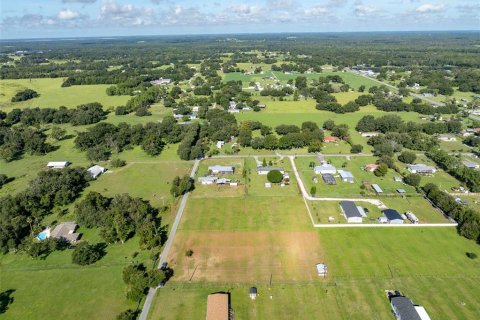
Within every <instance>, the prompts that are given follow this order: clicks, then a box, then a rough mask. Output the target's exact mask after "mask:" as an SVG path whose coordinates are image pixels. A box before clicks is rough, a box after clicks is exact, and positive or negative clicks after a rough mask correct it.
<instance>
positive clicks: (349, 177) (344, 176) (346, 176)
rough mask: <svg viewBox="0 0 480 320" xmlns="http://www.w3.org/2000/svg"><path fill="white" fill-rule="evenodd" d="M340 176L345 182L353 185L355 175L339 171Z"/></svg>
mask: <svg viewBox="0 0 480 320" xmlns="http://www.w3.org/2000/svg"><path fill="white" fill-rule="evenodd" d="M338 174H339V175H340V178H341V179H342V180H343V182H349V183H353V174H352V173H351V172H350V171H345V170H338Z"/></svg>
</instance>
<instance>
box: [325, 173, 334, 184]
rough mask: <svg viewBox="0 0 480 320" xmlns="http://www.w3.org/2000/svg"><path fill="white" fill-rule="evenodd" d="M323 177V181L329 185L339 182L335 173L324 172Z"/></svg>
mask: <svg viewBox="0 0 480 320" xmlns="http://www.w3.org/2000/svg"><path fill="white" fill-rule="evenodd" d="M322 179H323V182H325V184H329V185H335V184H337V180H335V177H334V176H333V174H330V173H324V174H322Z"/></svg>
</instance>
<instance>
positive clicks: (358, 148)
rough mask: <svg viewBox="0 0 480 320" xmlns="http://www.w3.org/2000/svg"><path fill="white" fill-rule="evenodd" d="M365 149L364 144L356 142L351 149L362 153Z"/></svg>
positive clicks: (352, 151) (353, 151)
mask: <svg viewBox="0 0 480 320" xmlns="http://www.w3.org/2000/svg"><path fill="white" fill-rule="evenodd" d="M362 151H363V146H362V145H361V144H354V145H352V148H351V149H350V152H351V153H360V152H362Z"/></svg>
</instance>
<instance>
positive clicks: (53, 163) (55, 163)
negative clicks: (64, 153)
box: [47, 161, 70, 169]
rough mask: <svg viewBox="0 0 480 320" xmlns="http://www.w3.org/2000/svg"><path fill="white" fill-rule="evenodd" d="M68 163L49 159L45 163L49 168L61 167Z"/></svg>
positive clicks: (66, 165) (68, 163)
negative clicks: (49, 160)
mask: <svg viewBox="0 0 480 320" xmlns="http://www.w3.org/2000/svg"><path fill="white" fill-rule="evenodd" d="M69 165H70V162H68V161H51V162H49V163H47V167H49V168H50V169H63V168H66V167H68V166H69Z"/></svg>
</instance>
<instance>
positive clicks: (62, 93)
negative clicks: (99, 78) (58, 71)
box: [0, 78, 130, 111]
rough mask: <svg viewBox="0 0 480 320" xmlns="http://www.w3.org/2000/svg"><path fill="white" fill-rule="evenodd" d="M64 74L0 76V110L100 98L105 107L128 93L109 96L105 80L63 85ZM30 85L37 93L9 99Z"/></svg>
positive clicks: (122, 102) (72, 104)
mask: <svg viewBox="0 0 480 320" xmlns="http://www.w3.org/2000/svg"><path fill="white" fill-rule="evenodd" d="M63 80H64V79H63V78H44V79H32V80H31V81H30V80H29V79H19V80H0V92H1V94H0V110H2V111H10V110H11V109H13V108H24V107H40V108H45V107H53V108H55V107H60V106H66V107H70V108H71V107H75V106H78V105H80V104H83V103H89V102H100V103H101V104H102V105H103V106H104V107H115V106H119V105H125V103H126V102H127V101H128V100H129V99H130V96H108V95H107V93H106V92H105V90H106V89H107V88H108V87H109V86H110V85H108V84H97V85H82V86H71V87H67V88H62V86H61V85H62V83H63ZM26 88H29V89H33V90H35V91H37V92H38V93H39V94H40V97H38V98H34V99H31V100H28V101H22V102H15V103H12V102H10V99H11V98H12V97H13V96H14V95H15V94H16V93H17V92H19V91H21V90H24V89H26Z"/></svg>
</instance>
